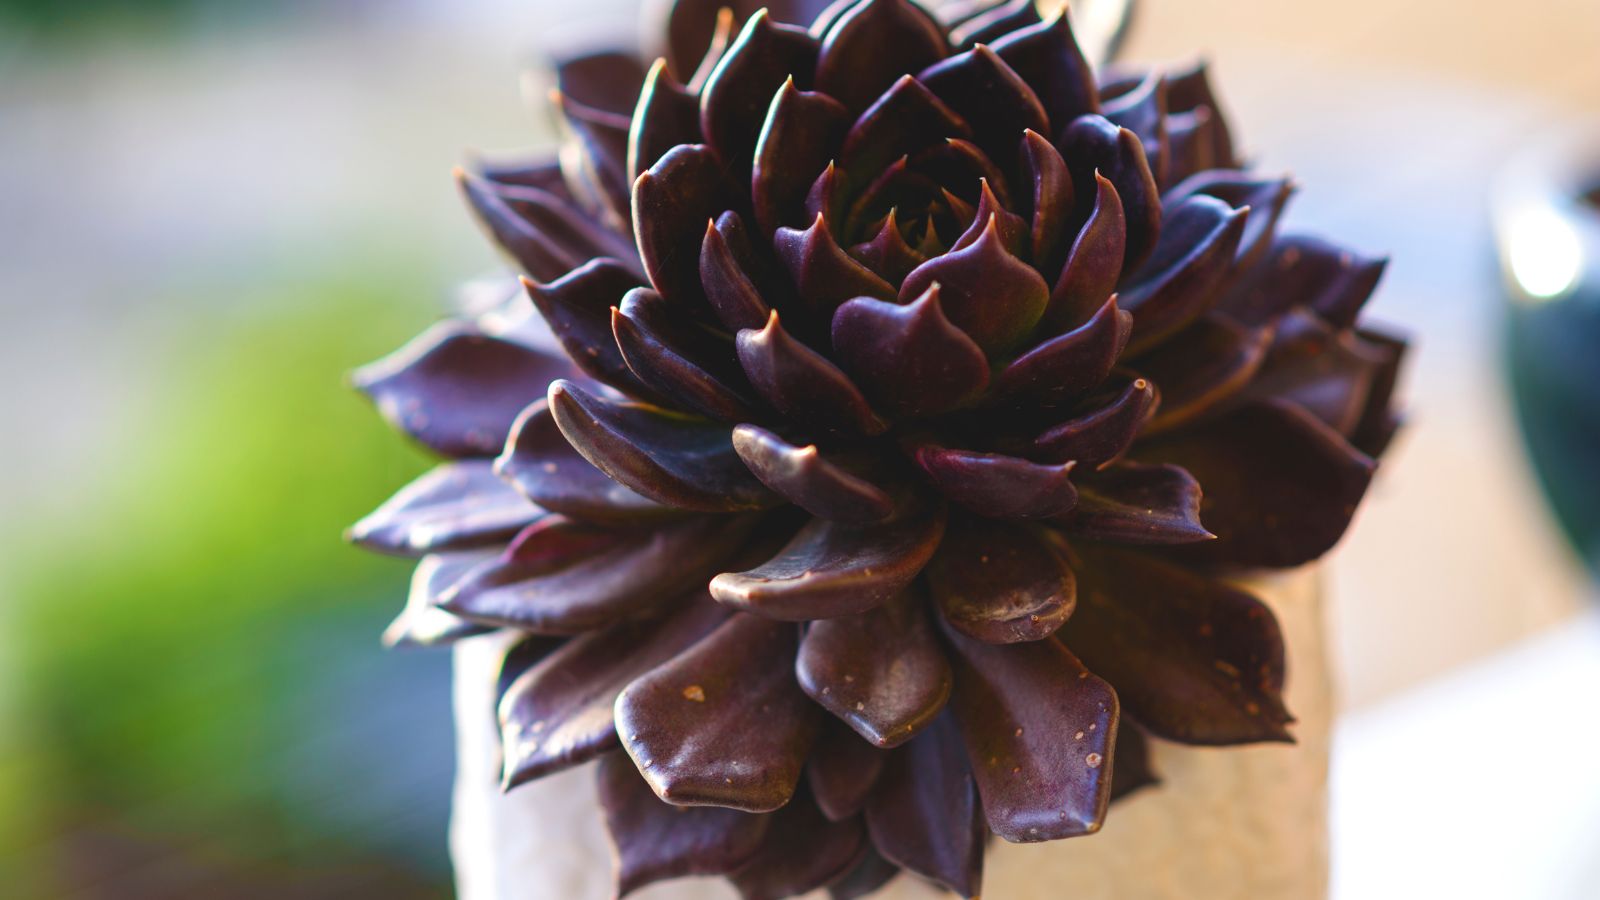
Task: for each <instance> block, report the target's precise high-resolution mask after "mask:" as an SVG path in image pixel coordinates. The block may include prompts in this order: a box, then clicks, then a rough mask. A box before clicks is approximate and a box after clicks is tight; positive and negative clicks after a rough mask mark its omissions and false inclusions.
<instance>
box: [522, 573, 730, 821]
mask: <svg viewBox="0 0 1600 900" xmlns="http://www.w3.org/2000/svg"><path fill="white" fill-rule="evenodd" d="M727 617H728V613H727V610H726V609H723V608H722V607H720V606H718V605H717V604H715V603H713V602H712V601H711V598H709V597H706V596H704V594H703V593H702V594H700V595H697V596H692V597H690V598H686V599H685V600H683V601H680V605H679V606H678V607H677V608H676V609H674V610H673V611H672V612H671V613H670V614H669V615H668V616H667V617H665V618H663V619H659V620H654V621H650V622H641V623H624V624H620V625H614V626H612V627H610V628H607V629H605V630H604V631H592V632H589V633H587V634H584V635H580V636H579V637H575V638H573V639H572V640H570V641H568V642H567V643H565V644H563V645H562V646H561V647H560V648H559V649H557V650H555V651H554V652H552V653H551V654H550V655H549V656H546V657H545V658H544V659H542V660H540V661H539V663H538V664H537V665H535V666H533V667H532V668H530V669H529V670H528V671H526V672H524V673H522V675H521V676H519V677H518V678H517V680H516V681H514V682H512V683H511V685H510V686H509V687H508V688H507V689H506V691H505V693H504V694H502V695H501V697H500V706H499V720H500V746H501V748H502V755H503V758H504V768H505V771H504V775H503V784H504V787H505V789H506V790H510V789H511V788H513V787H515V786H517V785H519V784H523V783H525V782H528V781H532V780H534V779H536V778H542V777H544V776H546V775H549V774H552V773H554V772H558V771H560V770H562V769H566V768H570V767H572V766H576V765H579V764H581V763H585V762H588V761H589V760H591V759H594V758H595V757H597V756H599V755H601V754H602V753H606V752H608V751H611V750H615V749H618V748H619V747H621V746H622V744H621V741H620V740H619V739H618V737H617V729H616V725H615V723H614V722H612V717H611V709H612V707H613V706H614V705H615V704H616V700H617V695H618V694H620V693H622V689H623V688H624V687H626V686H627V685H628V683H629V682H631V681H633V680H634V679H635V678H637V677H639V676H640V675H642V674H644V673H645V672H647V671H649V670H651V669H653V668H655V667H656V666H658V665H660V664H662V663H664V662H666V661H667V660H669V659H671V658H672V657H674V656H677V655H678V654H679V653H682V652H683V651H685V650H687V649H688V648H689V647H691V646H693V645H694V644H695V642H697V641H699V640H700V639H701V638H703V637H705V636H706V635H708V634H710V633H711V632H712V631H713V630H714V629H715V628H717V626H719V625H721V624H722V622H723V621H724V620H726V619H727Z"/></svg>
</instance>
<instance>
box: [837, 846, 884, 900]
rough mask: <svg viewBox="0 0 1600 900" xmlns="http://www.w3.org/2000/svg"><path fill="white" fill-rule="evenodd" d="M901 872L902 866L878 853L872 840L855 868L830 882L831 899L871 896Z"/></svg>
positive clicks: (851, 899)
mask: <svg viewBox="0 0 1600 900" xmlns="http://www.w3.org/2000/svg"><path fill="white" fill-rule="evenodd" d="M899 874H900V867H899V866H897V865H895V864H894V863H892V862H889V861H888V860H886V859H884V858H883V857H882V856H880V855H878V851H877V849H876V848H874V847H873V846H872V842H871V841H868V842H867V852H866V853H865V854H864V855H863V856H862V857H861V861H860V862H858V863H856V865H855V868H853V869H851V870H850V871H849V872H847V873H845V875H844V876H843V877H841V878H840V879H839V880H837V881H834V882H831V883H829V884H828V898H829V900H861V898H863V897H870V896H872V895H873V894H874V893H876V892H877V891H878V890H880V889H881V888H882V887H883V886H884V885H886V884H888V883H889V882H891V881H893V880H894V878H895V876H896V875H899Z"/></svg>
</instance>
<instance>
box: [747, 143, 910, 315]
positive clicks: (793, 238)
mask: <svg viewBox="0 0 1600 900" xmlns="http://www.w3.org/2000/svg"><path fill="white" fill-rule="evenodd" d="M828 171H830V172H831V171H833V170H832V169H829V170H828ZM824 177H826V176H824ZM772 243H773V249H774V250H776V251H777V254H778V259H779V260H781V261H782V262H783V264H784V266H785V267H786V268H787V269H788V270H789V275H790V277H791V278H793V279H794V285H795V288H796V289H797V290H798V291H799V293H800V299H801V300H803V301H804V302H805V304H806V306H808V307H809V308H810V309H812V310H814V311H815V312H816V313H817V315H818V316H819V317H821V318H822V319H823V320H824V321H827V319H828V317H830V316H832V315H833V311H834V310H835V309H837V308H838V307H839V304H841V303H843V302H845V301H846V300H849V299H851V298H853V297H876V298H878V299H879V300H893V299H894V297H895V291H894V288H893V287H890V286H889V283H888V282H887V281H884V280H883V279H882V278H879V277H878V276H877V275H876V274H874V273H873V271H872V270H871V269H868V268H867V267H866V266H864V265H862V264H861V263H859V262H856V260H855V259H853V258H852V257H851V256H850V254H848V253H846V252H845V251H844V248H842V247H840V246H839V242H838V241H836V240H834V237H833V233H832V232H831V231H830V230H829V228H828V222H827V219H826V218H824V216H823V214H822V213H820V212H819V213H818V214H817V218H816V220H815V221H814V222H812V224H811V227H810V228H807V229H806V230H804V231H798V230H796V229H793V228H779V229H778V230H777V232H776V233H775V234H774V235H773V238H772Z"/></svg>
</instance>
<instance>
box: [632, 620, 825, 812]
mask: <svg viewBox="0 0 1600 900" xmlns="http://www.w3.org/2000/svg"><path fill="white" fill-rule="evenodd" d="M796 631H797V629H796V628H795V626H793V625H790V624H787V623H784V622H775V621H772V620H770V619H763V618H761V617H759V616H751V615H744V614H740V613H735V614H734V615H733V616H732V617H731V618H730V619H729V620H728V621H727V622H725V623H724V624H723V625H722V626H721V627H719V628H718V629H717V630H716V631H714V632H712V633H711V634H710V635H709V636H708V637H706V638H705V639H703V640H701V641H700V642H699V643H698V644H696V645H695V646H694V647H692V648H690V649H689V650H687V651H685V652H683V653H681V654H679V655H678V656H676V657H674V658H673V659H671V660H669V661H667V662H665V663H663V664H661V665H659V666H657V667H655V668H654V669H652V670H651V671H650V672H648V673H646V674H645V675H643V676H641V677H640V678H638V679H637V680H635V681H634V682H633V683H632V684H630V685H628V686H627V688H626V689H624V690H623V692H622V696H620V697H618V698H617V705H616V722H617V730H618V732H619V733H620V734H621V735H622V738H623V745H624V747H625V748H626V749H627V751H628V755H629V756H632V757H633V761H634V763H635V764H636V765H637V766H638V767H639V771H640V773H641V774H643V775H644V778H645V780H646V781H648V782H649V783H650V787H651V788H652V789H654V790H655V792H656V796H658V797H660V798H661V799H663V800H665V801H666V802H668V803H672V804H676V805H679V806H726V807H729V808H731V809H742V810H745V811H747V812H770V811H771V810H774V809H777V808H779V807H781V806H783V805H784V804H786V803H788V802H789V800H790V798H791V797H792V796H793V795H794V792H795V786H796V785H797V784H798V782H799V780H800V772H801V767H802V766H803V765H804V764H805V758H806V754H807V753H809V752H810V750H811V745H812V742H813V741H814V740H815V738H816V735H817V729H818V727H819V725H820V723H821V719H820V716H821V711H820V710H818V709H817V708H816V706H815V705H814V704H812V703H811V701H810V700H808V699H806V695H805V694H804V693H802V692H801V690H800V687H799V685H797V684H795V680H794V672H793V671H792V669H791V668H790V667H789V666H787V665H785V664H784V662H785V661H787V660H789V659H792V658H794V653H795V639H796ZM819 817H820V815H819Z"/></svg>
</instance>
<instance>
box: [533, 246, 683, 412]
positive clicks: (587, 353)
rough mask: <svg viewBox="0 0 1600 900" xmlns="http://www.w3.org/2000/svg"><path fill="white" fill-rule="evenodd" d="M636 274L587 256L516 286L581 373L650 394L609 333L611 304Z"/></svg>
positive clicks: (634, 282) (635, 284)
mask: <svg viewBox="0 0 1600 900" xmlns="http://www.w3.org/2000/svg"><path fill="white" fill-rule="evenodd" d="M638 286H639V279H638V278H637V277H635V276H634V275H633V273H631V272H629V271H628V270H627V269H626V268H624V267H623V266H621V265H620V264H618V263H617V262H616V261H614V260H610V259H593V260H590V261H589V262H586V263H584V264H583V265H582V266H579V267H578V268H576V269H574V270H572V271H571V272H569V273H567V274H566V275H563V276H562V277H560V278H558V279H556V280H555V281H552V282H550V283H548V284H539V283H536V282H533V281H528V280H526V279H524V280H523V282H522V287H523V289H524V290H525V291H527V293H528V299H530V300H532V301H533V306H534V308H535V309H537V310H538V311H539V314H540V315H541V316H543V317H544V320H545V322H546V323H547V324H548V325H549V326H550V331H551V332H552V333H553V334H555V336H556V340H558V341H560V342H561V348H562V349H563V350H565V351H567V356H568V358H570V359H571V360H572V361H573V364H574V365H576V366H577V367H578V368H579V369H582V370H583V372H584V374H586V375H588V376H589V377H591V378H593V379H595V380H597V381H599V382H601V383H603V384H609V385H611V386H612V387H614V388H616V389H617V390H619V391H623V392H625V393H628V394H632V395H634V396H638V397H642V398H655V397H656V394H655V393H654V392H652V391H650V390H649V389H648V388H646V387H645V386H644V384H643V383H641V382H640V381H639V379H638V378H637V377H636V376H635V375H634V374H633V370H632V369H629V368H628V363H627V361H626V360H624V359H623V358H622V352H621V351H620V350H618V349H617V341H616V338H615V337H614V336H613V335H612V333H611V307H613V306H616V305H617V304H619V303H621V302H622V298H623V296H624V295H626V294H627V293H628V291H631V290H633V289H634V288H636V287H638Z"/></svg>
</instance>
